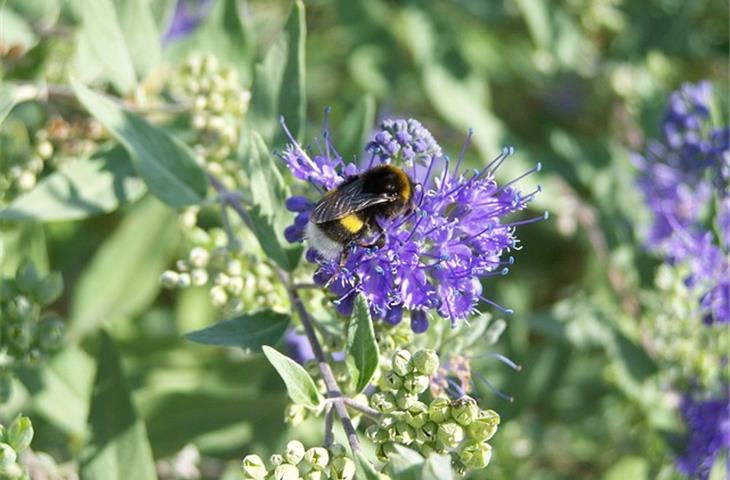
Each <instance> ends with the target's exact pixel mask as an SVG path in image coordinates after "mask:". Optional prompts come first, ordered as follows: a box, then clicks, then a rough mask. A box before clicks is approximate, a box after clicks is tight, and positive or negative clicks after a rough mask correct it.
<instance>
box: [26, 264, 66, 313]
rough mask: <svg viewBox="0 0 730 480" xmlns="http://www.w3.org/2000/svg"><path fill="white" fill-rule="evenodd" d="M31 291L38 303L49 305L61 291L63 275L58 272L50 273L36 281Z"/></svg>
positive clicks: (56, 298)
mask: <svg viewBox="0 0 730 480" xmlns="http://www.w3.org/2000/svg"><path fill="white" fill-rule="evenodd" d="M33 293H34V295H35V299H36V301H37V302H38V304H39V305H41V306H43V307H45V306H46V305H50V304H51V303H53V302H55V301H56V300H58V297H60V296H61V294H62V293H63V277H62V276H61V274H60V273H57V272H54V273H51V274H50V275H48V276H47V277H45V278H43V279H41V280H40V281H39V282H37V283H36V285H35V288H34V289H33Z"/></svg>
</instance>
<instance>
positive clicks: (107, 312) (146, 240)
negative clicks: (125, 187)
mask: <svg viewBox="0 0 730 480" xmlns="http://www.w3.org/2000/svg"><path fill="white" fill-rule="evenodd" d="M175 224H176V221H175V213H174V212H173V211H171V210H170V209H168V208H166V207H165V206H164V205H162V204H160V203H159V202H157V201H156V200H154V199H153V198H146V199H145V200H144V201H141V202H139V203H138V204H136V205H135V207H134V208H133V209H132V210H131V211H130V212H129V213H128V214H127V216H126V217H125V218H124V220H123V221H122V223H121V224H120V225H119V227H117V229H116V231H115V232H114V233H113V234H112V235H111V236H110V237H109V238H108V239H107V240H106V241H105V242H104V243H103V244H102V246H101V247H100V248H99V250H98V251H97V252H96V255H95V256H94V258H93V259H92V261H91V263H90V264H89V265H88V266H87V267H86V269H85V270H84V271H83V273H82V274H81V277H80V278H79V280H78V281H77V283H76V288H75V289H74V291H73V292H74V295H73V303H72V306H71V315H70V325H69V336H70V337H72V338H78V337H80V336H82V335H84V334H85V333H87V332H89V331H91V330H93V329H94V328H96V327H97V325H99V324H100V323H101V322H104V321H112V320H115V319H118V318H120V317H123V316H126V315H133V314H135V313H137V312H139V311H141V310H143V309H144V308H146V307H147V306H148V305H149V304H150V302H152V300H154V298H155V297H156V296H157V292H159V288H160V287H159V276H160V274H161V273H162V271H163V270H164V268H165V265H166V264H167V262H168V258H169V256H170V254H171V252H172V251H173V250H174V248H175V246H176V240H177V235H178V233H177V230H176V228H175Z"/></svg>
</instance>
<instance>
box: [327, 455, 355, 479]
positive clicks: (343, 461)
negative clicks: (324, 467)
mask: <svg viewBox="0 0 730 480" xmlns="http://www.w3.org/2000/svg"><path fill="white" fill-rule="evenodd" d="M330 473H331V478H333V479H334V480H352V479H353V478H355V462H353V461H352V460H350V459H349V458H347V457H338V458H335V459H334V460H333V461H332V466H331V467H330Z"/></svg>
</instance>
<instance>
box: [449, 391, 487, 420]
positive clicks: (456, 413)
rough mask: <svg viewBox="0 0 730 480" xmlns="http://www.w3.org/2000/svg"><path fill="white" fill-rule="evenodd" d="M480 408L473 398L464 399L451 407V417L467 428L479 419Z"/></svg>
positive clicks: (456, 401)
mask: <svg viewBox="0 0 730 480" xmlns="http://www.w3.org/2000/svg"><path fill="white" fill-rule="evenodd" d="M479 412H480V409H479V406H478V405H477V402H476V400H474V399H473V398H471V397H467V396H465V397H462V398H460V399H458V400H455V401H454V402H453V403H452V405H451V416H452V417H453V419H454V420H456V421H457V422H459V424H460V425H463V426H465V427H466V426H467V425H469V424H471V423H472V422H473V421H474V420H476V419H477V418H478V417H479Z"/></svg>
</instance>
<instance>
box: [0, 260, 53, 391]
mask: <svg viewBox="0 0 730 480" xmlns="http://www.w3.org/2000/svg"><path fill="white" fill-rule="evenodd" d="M62 291H63V279H62V278H61V275H60V274H58V273H51V274H49V275H46V276H42V275H40V274H39V273H38V271H37V270H36V268H35V265H33V263H32V262H31V261H29V260H26V261H23V262H22V263H21V264H20V266H19V267H18V269H17V271H16V273H15V276H14V277H9V278H0V319H2V322H0V403H3V402H5V401H7V399H8V397H9V396H10V385H11V378H10V374H11V373H12V371H13V370H14V369H15V368H17V367H20V366H33V365H37V364H38V363H39V362H40V361H41V360H42V359H43V358H45V357H47V356H48V355H49V354H51V353H53V352H54V351H56V350H58V348H59V347H60V345H61V341H62V339H63V334H64V322H63V320H62V319H61V318H60V317H59V316H58V315H56V314H54V313H44V312H42V309H43V307H45V306H48V305H50V304H51V303H53V302H54V301H55V300H56V299H57V298H58V297H59V296H60V295H61V293H62Z"/></svg>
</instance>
